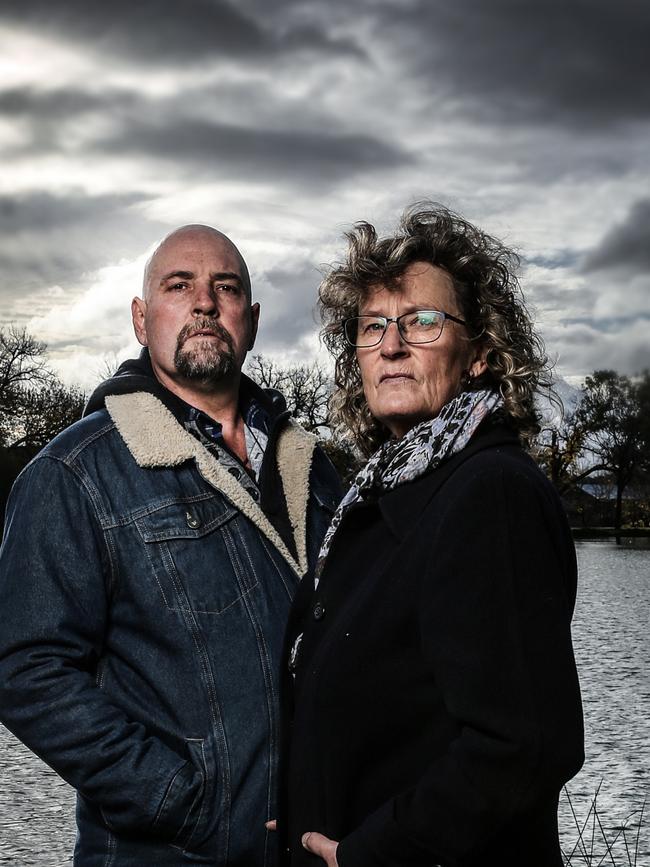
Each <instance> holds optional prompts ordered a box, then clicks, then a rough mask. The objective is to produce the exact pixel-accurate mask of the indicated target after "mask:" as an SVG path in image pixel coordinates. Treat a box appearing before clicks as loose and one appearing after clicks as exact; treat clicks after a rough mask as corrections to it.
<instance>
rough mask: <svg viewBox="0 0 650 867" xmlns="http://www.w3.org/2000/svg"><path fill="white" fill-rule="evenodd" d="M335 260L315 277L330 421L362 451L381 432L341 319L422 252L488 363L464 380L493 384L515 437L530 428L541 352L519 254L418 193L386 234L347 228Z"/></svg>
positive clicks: (377, 441)
mask: <svg viewBox="0 0 650 867" xmlns="http://www.w3.org/2000/svg"><path fill="white" fill-rule="evenodd" d="M345 237H346V238H347V239H348V252H347V257H346V259H345V261H344V262H342V263H340V264H336V265H334V266H332V268H331V269H330V271H329V273H328V274H327V275H326V276H325V278H324V279H323V281H322V283H321V285H320V287H319V292H318V295H319V308H320V313H321V319H322V322H323V331H322V337H323V340H324V342H325V344H326V346H327V347H328V349H329V350H330V352H331V353H332V355H333V356H334V358H335V361H336V370H335V384H336V390H335V392H334V394H333V396H332V403H331V411H332V417H333V421H334V426H335V428H336V429H337V430H338V431H339V432H341V433H343V434H344V435H347V436H348V438H349V437H351V438H352V439H353V441H354V442H355V444H356V445H357V447H358V448H359V449H360V450H361V452H362V453H363V454H365V455H369V454H371V453H372V452H373V451H374V450H375V449H376V448H377V447H378V446H379V445H381V444H382V443H383V442H385V441H386V440H387V439H389V437H390V432H389V430H388V429H387V428H386V427H385V426H384V425H382V424H381V423H380V422H379V421H378V420H377V419H375V418H374V417H373V416H372V415H371V413H370V409H369V407H368V404H367V402H366V399H365V396H364V393H363V387H362V383H361V373H360V370H359V365H358V363H357V358H356V351H355V349H354V348H353V347H352V346H350V345H349V344H348V343H347V341H346V339H345V335H344V333H343V323H344V321H345V320H346V319H348V318H349V317H351V316H356V315H357V314H358V311H359V307H360V304H361V303H362V302H363V300H364V299H365V297H366V296H367V294H368V293H369V292H370V291H371V290H372V289H374V288H376V287H377V286H382V287H387V288H390V289H395V290H399V278H400V277H401V276H402V274H403V273H404V271H405V270H406V269H407V268H408V266H409V265H411V264H412V263H413V262H429V263H431V264H433V265H436V266H437V267H439V268H442V269H444V270H445V271H446V272H447V273H448V274H449V276H450V277H451V279H452V283H453V286H454V289H455V291H456V293H457V298H458V302H459V305H460V309H461V311H462V315H463V318H464V320H465V322H466V323H467V327H468V330H469V334H470V338H471V339H472V340H474V341H477V342H478V343H480V344H481V345H482V346H483V347H484V348H485V349H486V356H485V358H486V363H487V370H486V371H485V373H483V374H482V375H481V376H479V377H476V378H475V379H474V380H473V381H472V384H471V386H470V387H471V388H476V389H479V388H496V389H498V390H499V391H500V392H501V395H502V396H503V401H504V412H505V414H506V416H507V417H508V420H509V422H510V424H511V426H512V427H514V428H515V429H516V430H517V432H518V433H519V436H520V437H521V438H522V440H524V441H527V440H529V439H531V438H532V437H533V436H534V435H535V434H536V433H537V432H538V431H539V423H538V417H537V412H536V409H535V402H534V398H535V392H536V391H537V389H538V388H539V387H540V386H549V385H550V379H549V377H548V367H547V357H546V354H545V351H544V345H543V343H542V340H541V338H540V337H539V336H538V335H537V334H536V333H535V330H534V328H533V324H532V320H531V316H530V314H529V312H528V310H527V308H526V305H525V303H524V299H523V296H522V293H521V289H520V286H519V282H518V280H517V277H516V273H515V272H516V270H517V268H518V266H519V258H518V256H517V255H516V254H515V253H514V252H513V251H512V250H509V249H508V248H506V247H504V246H503V244H501V242H500V241H498V240H497V239H496V238H493V237H491V236H490V235H488V234H486V233H485V232H483V231H481V230H480V229H478V228H477V227H476V226H473V225H472V224H471V223H468V222H467V220H464V219H463V218H462V217H460V216H459V215H458V214H455V213H453V212H452V211H450V210H448V209H447V208H445V207H444V206H442V205H439V204H437V203H433V202H423V203H417V204H415V205H413V206H412V207H410V208H409V209H407V210H406V211H405V213H404V214H403V215H402V217H401V219H400V222H399V224H398V227H397V231H396V232H395V234H394V235H391V236H389V237H385V238H380V237H379V236H378V235H377V231H376V230H375V227H374V226H372V225H371V224H370V223H366V222H360V223H357V224H356V225H355V227H354V229H353V230H352V231H350V232H347V233H346V235H345Z"/></svg>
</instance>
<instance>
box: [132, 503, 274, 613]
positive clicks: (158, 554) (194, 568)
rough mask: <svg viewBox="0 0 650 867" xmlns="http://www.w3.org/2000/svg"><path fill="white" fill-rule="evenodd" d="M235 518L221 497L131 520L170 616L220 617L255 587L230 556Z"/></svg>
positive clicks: (235, 535) (175, 505) (174, 505)
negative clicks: (188, 613) (184, 612)
mask: <svg viewBox="0 0 650 867" xmlns="http://www.w3.org/2000/svg"><path fill="white" fill-rule="evenodd" d="M238 520H240V519H239V513H238V511H237V509H235V508H234V507H233V506H232V505H231V504H230V503H228V501H227V500H225V499H224V498H223V497H216V496H215V497H210V498H205V499H202V500H192V501H183V502H174V503H168V504H165V505H164V506H161V507H160V508H157V509H155V510H151V511H149V512H148V513H147V514H146V515H143V516H140V517H138V518H136V520H135V524H136V527H137V529H138V532H139V534H140V537H141V539H142V541H143V543H144V547H145V551H146V555H147V559H148V561H149V563H150V565H151V571H152V575H153V578H154V582H155V584H156V585H157V586H158V589H159V591H160V593H161V595H162V599H163V602H164V604H165V605H166V606H167V608H169V609H170V610H172V611H177V610H181V609H188V608H189V609H191V610H193V611H195V612H198V613H204V614H221V613H222V612H223V611H225V610H226V609H228V608H229V607H230V606H232V605H235V604H236V603H237V602H239V600H240V599H242V597H243V596H245V595H246V594H247V593H249V592H250V591H251V590H252V589H253V588H254V587H255V586H256V585H257V578H256V575H255V572H254V570H253V569H252V568H251V569H249V570H244V569H243V568H242V566H241V562H242V558H240V557H237V558H233V557H232V555H231V552H232V550H233V548H234V547H237V546H238V545H239V542H240V540H239V537H240V533H239V530H238V528H237V523H238Z"/></svg>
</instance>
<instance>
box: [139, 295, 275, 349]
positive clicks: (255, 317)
mask: <svg viewBox="0 0 650 867" xmlns="http://www.w3.org/2000/svg"><path fill="white" fill-rule="evenodd" d="M134 300H135V299H134ZM259 322H260V305H259V302H258V301H256V302H255V304H251V339H250V340H249V342H248V349H249V350H250V349H252V348H253V347H254V346H255V338H256V337H257V327H258V325H259Z"/></svg>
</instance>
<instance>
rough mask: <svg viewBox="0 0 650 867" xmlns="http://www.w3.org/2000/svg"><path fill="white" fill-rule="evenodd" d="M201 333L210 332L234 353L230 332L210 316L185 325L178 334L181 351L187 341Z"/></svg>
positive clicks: (178, 344)
mask: <svg viewBox="0 0 650 867" xmlns="http://www.w3.org/2000/svg"><path fill="white" fill-rule="evenodd" d="M199 331H209V332H210V333H211V334H214V335H215V336H216V337H218V338H219V339H220V340H223V342H224V343H225V344H226V346H227V347H228V349H229V350H230V352H232V351H233V343H232V337H231V336H230V332H228V331H226V329H225V328H224V327H223V325H221V323H220V322H217V320H216V319H213V318H212V317H210V316H203V317H201V318H200V319H195V320H194V322H188V323H187V325H184V326H183V327H182V328H181V330H180V332H179V334H178V340H177V346H178V348H179V349H180V348H181V346H183V344H184V343H185V341H186V340H188V339H189V338H190V337H193V336H194V335H195V334H197V333H198V332H199Z"/></svg>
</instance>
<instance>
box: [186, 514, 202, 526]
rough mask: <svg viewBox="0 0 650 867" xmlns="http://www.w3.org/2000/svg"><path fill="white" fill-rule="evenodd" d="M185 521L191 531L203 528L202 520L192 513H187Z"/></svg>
mask: <svg viewBox="0 0 650 867" xmlns="http://www.w3.org/2000/svg"><path fill="white" fill-rule="evenodd" d="M185 520H186V521H187V526H188V527H189V528H190V529H191V530H196V529H197V528H198V527H200V526H201V519H200V518H198V517H197V516H196V515H193V514H192V513H191V512H185Z"/></svg>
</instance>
